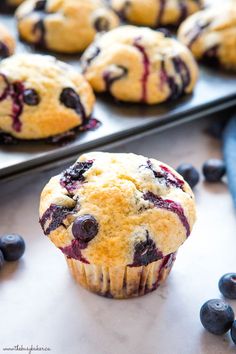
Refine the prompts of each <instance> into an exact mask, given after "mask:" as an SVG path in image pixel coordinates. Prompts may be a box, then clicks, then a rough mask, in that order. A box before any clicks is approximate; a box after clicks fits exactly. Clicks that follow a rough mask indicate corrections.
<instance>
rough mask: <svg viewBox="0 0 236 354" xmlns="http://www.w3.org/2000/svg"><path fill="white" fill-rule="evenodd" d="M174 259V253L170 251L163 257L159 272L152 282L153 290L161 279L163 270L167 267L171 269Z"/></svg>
mask: <svg viewBox="0 0 236 354" xmlns="http://www.w3.org/2000/svg"><path fill="white" fill-rule="evenodd" d="M175 259H176V253H170V254H168V255H167V256H165V257H163V259H162V263H161V266H160V268H159V270H158V272H159V275H158V279H157V281H156V282H155V283H154V284H153V287H152V290H155V289H156V288H157V287H158V286H159V284H160V281H161V280H162V277H163V273H164V271H165V270H167V269H169V270H171V268H172V266H173V263H174V261H175ZM152 290H151V291H152Z"/></svg>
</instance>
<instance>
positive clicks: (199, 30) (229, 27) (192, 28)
mask: <svg viewBox="0 0 236 354" xmlns="http://www.w3.org/2000/svg"><path fill="white" fill-rule="evenodd" d="M235 24H236V2H235V1H234V0H231V1H228V2H225V3H224V5H223V6H219V5H218V6H212V7H209V8H207V9H205V10H203V11H200V12H198V13H196V14H194V15H192V16H190V17H189V18H188V19H187V20H186V21H184V22H183V24H182V25H181V27H180V29H179V32H178V38H179V40H180V41H181V42H182V43H183V44H185V45H186V46H188V47H189V49H190V50H191V51H192V53H193V55H194V56H195V58H196V59H198V60H202V61H205V62H206V63H210V64H212V63H213V64H218V65H220V66H222V67H224V68H226V69H231V70H234V71H235V70H236V26H235Z"/></svg>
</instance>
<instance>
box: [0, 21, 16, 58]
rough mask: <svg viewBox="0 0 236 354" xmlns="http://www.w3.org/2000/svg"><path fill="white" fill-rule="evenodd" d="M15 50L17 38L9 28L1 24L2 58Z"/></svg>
mask: <svg viewBox="0 0 236 354" xmlns="http://www.w3.org/2000/svg"><path fill="white" fill-rule="evenodd" d="M14 51H15V40H14V38H13V36H12V35H11V34H10V32H8V30H7V28H6V27H5V26H4V25H2V24H0V60H1V59H4V58H7V57H9V56H10V55H12V54H13V53H14Z"/></svg>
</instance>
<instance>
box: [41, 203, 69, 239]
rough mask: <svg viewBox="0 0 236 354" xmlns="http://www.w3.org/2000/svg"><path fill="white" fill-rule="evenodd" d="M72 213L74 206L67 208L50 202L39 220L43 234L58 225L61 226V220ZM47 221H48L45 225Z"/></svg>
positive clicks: (47, 233) (46, 233) (48, 232)
mask: <svg viewBox="0 0 236 354" xmlns="http://www.w3.org/2000/svg"><path fill="white" fill-rule="evenodd" d="M73 213H74V207H72V208H68V207H65V206H62V205H56V204H51V205H50V207H49V208H48V209H47V210H46V211H45V212H44V214H43V216H42V217H41V219H40V220H39V223H40V225H41V227H42V229H43V231H44V234H45V235H49V234H50V233H51V232H52V231H54V230H56V229H57V228H58V227H59V226H63V221H64V220H65V219H66V218H67V216H68V215H72V214H73ZM47 222H49V223H48V225H47V226H46V224H47Z"/></svg>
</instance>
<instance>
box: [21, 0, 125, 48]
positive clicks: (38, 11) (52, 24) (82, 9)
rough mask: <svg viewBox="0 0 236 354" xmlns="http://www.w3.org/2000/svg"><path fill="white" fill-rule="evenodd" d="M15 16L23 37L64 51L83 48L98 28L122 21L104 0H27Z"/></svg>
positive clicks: (112, 25)
mask: <svg viewBox="0 0 236 354" xmlns="http://www.w3.org/2000/svg"><path fill="white" fill-rule="evenodd" d="M16 18H17V21H18V30H19V34H20V37H21V38H22V39H23V40H24V41H26V42H29V43H31V44H34V45H36V46H38V47H40V48H44V49H49V50H52V51H55V52H64V53H76V52H81V51H83V50H84V49H85V48H86V47H88V45H89V44H90V43H91V42H92V41H93V40H94V38H95V35H96V34H97V33H98V32H104V31H109V30H110V29H112V28H114V27H117V26H118V25H119V18H118V16H117V15H116V14H115V13H114V12H113V11H112V10H110V9H108V8H107V7H105V5H104V3H103V2H102V0H86V1H84V0H26V1H25V2H24V3H23V4H22V5H21V6H20V7H19V8H18V10H17V12H16Z"/></svg>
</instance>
